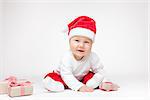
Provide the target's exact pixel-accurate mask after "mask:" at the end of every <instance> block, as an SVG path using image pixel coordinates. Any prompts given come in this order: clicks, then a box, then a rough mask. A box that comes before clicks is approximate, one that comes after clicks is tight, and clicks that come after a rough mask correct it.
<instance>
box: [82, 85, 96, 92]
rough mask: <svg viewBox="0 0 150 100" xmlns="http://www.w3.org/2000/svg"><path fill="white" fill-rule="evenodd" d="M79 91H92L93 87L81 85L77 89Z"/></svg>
mask: <svg viewBox="0 0 150 100" xmlns="http://www.w3.org/2000/svg"><path fill="white" fill-rule="evenodd" d="M79 91H80V92H93V91H94V89H93V88H91V87H88V86H86V85H84V86H82V87H81V88H80V89H79Z"/></svg>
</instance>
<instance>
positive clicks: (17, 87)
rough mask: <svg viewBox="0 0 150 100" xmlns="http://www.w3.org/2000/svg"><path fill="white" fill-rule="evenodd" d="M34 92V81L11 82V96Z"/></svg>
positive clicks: (9, 88) (9, 91) (9, 90)
mask: <svg viewBox="0 0 150 100" xmlns="http://www.w3.org/2000/svg"><path fill="white" fill-rule="evenodd" d="M32 93H33V86H32V83H31V82H29V81H26V82H20V83H13V82H12V83H11V84H10V85H9V87H8V95H9V96H10V97H16V96H25V95H31V94H32Z"/></svg>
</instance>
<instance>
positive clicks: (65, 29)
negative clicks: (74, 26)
mask: <svg viewBox="0 0 150 100" xmlns="http://www.w3.org/2000/svg"><path fill="white" fill-rule="evenodd" d="M62 32H63V33H68V32H69V29H68V26H66V25H65V26H64V27H63V29H62Z"/></svg>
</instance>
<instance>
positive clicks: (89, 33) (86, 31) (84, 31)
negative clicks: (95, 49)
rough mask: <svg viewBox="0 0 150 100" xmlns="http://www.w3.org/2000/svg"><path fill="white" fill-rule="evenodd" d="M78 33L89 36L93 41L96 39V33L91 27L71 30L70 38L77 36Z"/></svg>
mask: <svg viewBox="0 0 150 100" xmlns="http://www.w3.org/2000/svg"><path fill="white" fill-rule="evenodd" d="M76 35H79V36H85V37H88V38H89V39H91V40H92V41H93V42H94V39H95V33H94V32H93V31H91V30H89V29H86V28H80V27H77V28H73V29H71V30H70V32H69V38H71V37H73V36H76Z"/></svg>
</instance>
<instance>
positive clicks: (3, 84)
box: [0, 76, 17, 94]
mask: <svg viewBox="0 0 150 100" xmlns="http://www.w3.org/2000/svg"><path fill="white" fill-rule="evenodd" d="M16 81H17V78H16V77H14V76H9V77H8V78H6V79H5V80H2V81H0V94H6V93H8V86H9V84H10V83H11V82H14V83H15V82H16Z"/></svg>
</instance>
